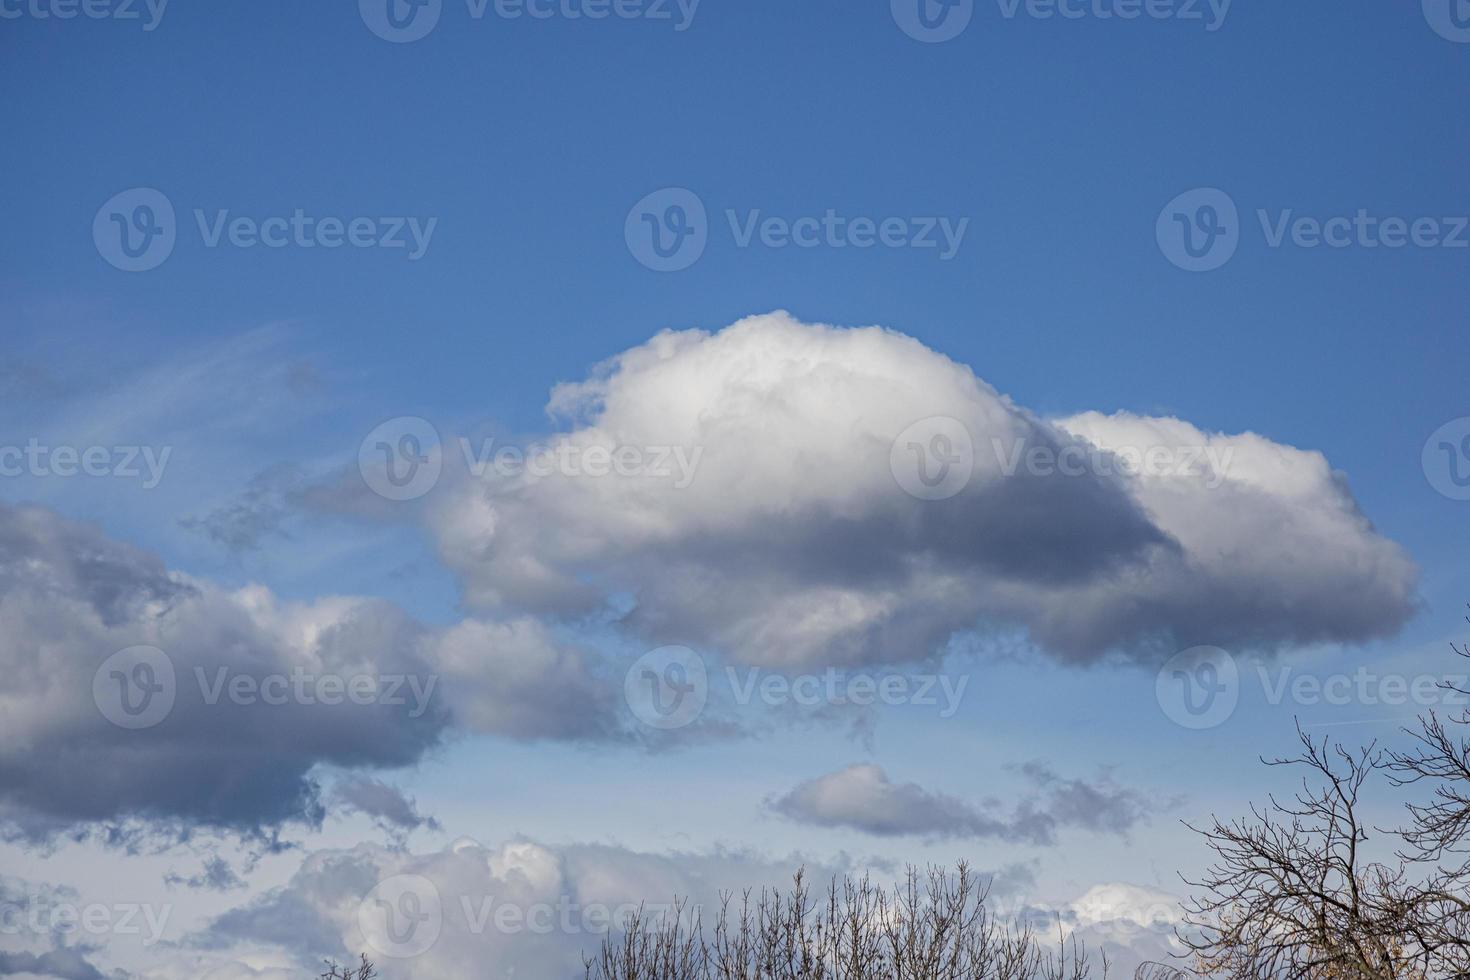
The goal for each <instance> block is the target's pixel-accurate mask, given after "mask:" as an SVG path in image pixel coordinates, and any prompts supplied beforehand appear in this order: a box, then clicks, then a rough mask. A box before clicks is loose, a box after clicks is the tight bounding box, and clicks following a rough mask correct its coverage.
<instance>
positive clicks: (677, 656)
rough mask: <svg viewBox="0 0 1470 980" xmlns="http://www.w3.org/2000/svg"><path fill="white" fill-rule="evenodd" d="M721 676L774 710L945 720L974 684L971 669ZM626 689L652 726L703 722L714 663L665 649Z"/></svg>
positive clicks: (650, 657)
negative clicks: (906, 714)
mask: <svg viewBox="0 0 1470 980" xmlns="http://www.w3.org/2000/svg"><path fill="white" fill-rule="evenodd" d="M723 674H724V680H725V684H726V686H727V688H728V692H729V695H728V699H729V701H730V702H731V703H733V704H735V705H739V706H741V707H748V706H750V705H751V704H757V703H758V704H762V705H765V706H766V707H771V708H779V707H783V706H787V705H795V706H797V707H800V708H818V707H823V706H833V707H841V706H844V705H854V706H857V707H869V706H872V705H880V704H881V705H887V706H890V707H897V706H900V705H913V706H916V707H924V708H937V709H939V710H938V716H939V717H940V718H945V719H948V718H953V717H954V715H955V713H956V712H958V711H959V707H960V701H961V699H962V698H963V697H964V695H965V689H966V688H967V687H968V686H969V684H970V675H968V674H960V675H957V676H956V675H951V674H944V673H911V674H906V673H900V672H896V671H893V672H882V673H867V672H862V671H847V670H838V669H836V668H828V669H827V670H825V671H822V672H821V673H805V674H796V675H789V674H784V673H776V672H774V671H767V670H762V669H761V668H759V667H747V668H744V669H741V668H737V667H733V666H727V667H725V669H724V672H723ZM717 676H718V675H717ZM623 694H624V697H625V698H626V700H627V702H628V707H629V708H630V709H631V710H632V712H633V715H634V717H636V718H637V719H638V720H639V721H641V722H643V723H644V724H645V725H647V726H649V727H650V728H657V729H662V730H669V729H675V728H683V727H685V726H686V725H689V724H691V723H692V722H694V721H695V720H697V719H698V718H699V716H700V715H701V714H703V712H704V709H705V706H706V705H707V704H708V702H709V697H710V674H709V669H708V667H707V665H706V664H705V660H704V658H703V657H701V656H700V655H699V654H698V653H695V652H694V651H693V650H691V649H689V648H688V647H682V646H667V647H659V648H658V649H657V650H651V651H649V652H648V653H645V654H644V655H643V656H641V657H639V658H638V659H637V660H636V661H635V662H634V663H633V665H632V666H631V667H629V668H628V672H627V674H626V675H625V677H624V682H623Z"/></svg>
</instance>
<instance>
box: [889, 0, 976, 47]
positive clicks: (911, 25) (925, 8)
mask: <svg viewBox="0 0 1470 980" xmlns="http://www.w3.org/2000/svg"><path fill="white" fill-rule="evenodd" d="M888 6H889V10H890V11H891V12H892V13H893V22H894V23H895V24H897V25H898V27H899V30H901V31H903V32H904V33H905V34H907V35H908V36H909V37H911V38H913V39H914V40H915V41H923V42H924V43H925V44H939V43H941V42H943V41H949V40H953V39H954V38H957V37H959V36H960V35H961V34H963V33H964V31H965V28H966V27H969V26H970V18H971V17H973V16H974V14H975V0H889V5H888Z"/></svg>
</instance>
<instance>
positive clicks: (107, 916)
mask: <svg viewBox="0 0 1470 980" xmlns="http://www.w3.org/2000/svg"><path fill="white" fill-rule="evenodd" d="M173 911H174V907H173V906H172V905H170V904H164V905H153V904H151V903H147V902H113V903H110V904H109V903H104V902H85V903H76V902H64V901H56V900H55V899H54V898H53V897H52V896H50V895H46V894H43V893H41V892H39V891H36V892H34V893H33V894H31V895H27V896H26V897H25V898H24V899H23V900H21V901H5V902H0V936H41V937H47V938H51V939H55V940H59V941H61V942H64V943H68V944H74V943H77V942H78V941H83V942H85V941H89V940H94V939H96V940H101V939H110V938H117V937H122V936H136V937H139V938H140V940H141V942H142V943H143V945H144V946H152V945H155V944H156V943H158V942H159V941H161V940H162V939H163V932H164V930H165V929H166V928H167V927H168V920H169V916H171V915H172V914H173Z"/></svg>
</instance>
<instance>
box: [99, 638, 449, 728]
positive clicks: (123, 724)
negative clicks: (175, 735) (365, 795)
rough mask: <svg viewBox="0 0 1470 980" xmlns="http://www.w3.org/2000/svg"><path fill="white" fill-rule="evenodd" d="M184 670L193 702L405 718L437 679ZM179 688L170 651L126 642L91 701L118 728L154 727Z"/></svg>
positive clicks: (419, 708)
mask: <svg viewBox="0 0 1470 980" xmlns="http://www.w3.org/2000/svg"><path fill="white" fill-rule="evenodd" d="M188 676H192V677H193V679H194V682H195V684H196V685H197V687H198V692H199V701H200V702H202V703H203V704H205V705H207V706H210V707H214V706H216V705H219V704H221V703H222V702H223V703H227V704H232V705H238V706H242V707H250V706H255V705H265V706H267V707H281V706H285V705H306V706H311V705H324V706H327V707H336V706H339V705H346V704H351V705H357V706H359V707H366V706H369V705H382V706H387V707H403V708H407V709H408V711H407V715H408V717H410V718H419V717H422V716H423V714H424V713H425V712H426V711H428V709H429V701H430V699H431V698H432V697H433V695H434V688H435V687H436V685H437V684H438V682H439V678H438V676H437V675H434V674H429V675H427V676H420V675H417V674H409V673H353V674H338V673H330V672H317V671H309V670H306V669H305V668H303V667H292V668H291V669H290V670H286V671H271V672H266V673H247V672H244V671H240V670H235V669H233V668H231V667H229V666H215V667H213V668H205V667H201V666H196V667H194V669H193V671H192V672H191V675H188ZM179 686H180V685H179V676H178V673H177V672H176V671H175V669H174V663H173V660H172V659H171V658H170V657H169V656H168V654H166V653H164V652H163V651H162V650H160V649H159V648H158V647H153V646H135V647H128V648H127V649H125V650H119V651H118V652H116V653H114V654H113V655H112V656H110V657H108V658H107V659H106V660H105V661H103V662H102V664H101V666H99V667H98V668H97V670H96V672H95V673H94V674H93V676H92V699H93V701H94V702H95V703H96V705H97V710H98V711H99V712H101V714H102V716H103V717H104V718H106V719H107V720H108V721H110V722H112V723H113V724H114V725H117V726H118V727H119V728H126V729H131V730H138V729H144V728H152V727H153V726H155V725H157V724H159V723H160V722H162V721H163V720H164V719H165V718H167V717H168V716H169V714H170V713H172V711H173V708H174V705H175V704H176V702H177V701H178V697H179V693H180V692H179Z"/></svg>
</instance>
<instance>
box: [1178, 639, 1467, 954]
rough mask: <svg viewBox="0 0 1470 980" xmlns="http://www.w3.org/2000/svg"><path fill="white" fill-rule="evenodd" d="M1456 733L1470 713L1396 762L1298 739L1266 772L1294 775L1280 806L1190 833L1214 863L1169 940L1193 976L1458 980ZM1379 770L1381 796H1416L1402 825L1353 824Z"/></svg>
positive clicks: (1462, 842) (1463, 741)
mask: <svg viewBox="0 0 1470 980" xmlns="http://www.w3.org/2000/svg"><path fill="white" fill-rule="evenodd" d="M1455 653H1456V654H1458V655H1459V656H1461V657H1467V656H1470V651H1466V650H1463V649H1460V648H1458V647H1456V648H1455ZM1441 687H1442V688H1443V689H1444V690H1446V691H1447V692H1453V693H1456V694H1460V695H1470V691H1465V690H1461V689H1459V688H1457V687H1455V686H1453V685H1452V684H1449V683H1445V684H1442V685H1441ZM1467 732H1470V711H1467V712H1465V713H1463V714H1461V715H1460V716H1458V717H1457V718H1452V719H1450V720H1449V721H1448V722H1447V721H1445V720H1444V719H1441V718H1440V717H1438V716H1437V715H1436V714H1435V713H1434V712H1430V713H1428V714H1427V715H1425V716H1423V717H1421V718H1420V719H1419V727H1418V728H1417V729H1415V730H1410V731H1408V735H1409V736H1410V737H1411V739H1412V740H1413V741H1412V746H1411V748H1410V749H1409V750H1408V751H1403V752H1395V751H1385V752H1380V751H1379V750H1378V749H1377V747H1376V745H1369V746H1367V747H1366V748H1363V749H1359V750H1357V751H1355V752H1354V751H1349V750H1347V749H1345V748H1343V747H1342V746H1339V745H1335V744H1332V743H1331V742H1329V741H1328V740H1326V739H1323V740H1322V741H1320V742H1317V741H1314V740H1313V739H1312V738H1310V737H1309V736H1307V735H1306V734H1305V733H1303V732H1302V730H1301V728H1300V727H1298V729H1297V735H1298V738H1299V740H1300V742H1301V746H1302V752H1301V754H1300V755H1298V756H1296V757H1294V758H1289V759H1275V760H1270V761H1268V762H1267V764H1268V765H1273V766H1295V767H1302V768H1305V769H1306V770H1307V773H1306V777H1305V778H1304V779H1303V782H1302V788H1301V790H1300V791H1298V792H1297V794H1296V795H1295V797H1294V799H1292V800H1290V801H1286V802H1281V801H1279V800H1277V799H1276V798H1275V797H1272V798H1271V799H1270V805H1269V806H1264V807H1262V806H1252V808H1251V815H1250V817H1247V818H1244V819H1236V820H1231V821H1222V820H1220V819H1219V818H1216V817H1212V818H1211V824H1210V826H1208V827H1206V828H1203V829H1201V828H1198V827H1193V826H1191V827H1190V829H1192V830H1195V831H1196V832H1197V833H1200V834H1201V835H1203V837H1204V838H1205V841H1206V843H1207V845H1208V846H1209V847H1210V848H1211V850H1213V851H1214V854H1215V858H1216V860H1215V863H1214V864H1213V865H1212V866H1211V867H1210V868H1209V869H1208V871H1207V872H1206V873H1205V875H1204V877H1203V878H1201V879H1200V880H1198V881H1192V880H1190V879H1188V878H1186V879H1185V880H1186V881H1187V882H1188V883H1189V884H1190V885H1191V886H1193V887H1194V888H1196V889H1197V890H1198V893H1197V895H1196V897H1195V898H1194V899H1193V900H1192V901H1191V902H1190V903H1189V904H1188V905H1187V906H1186V908H1185V913H1186V914H1185V920H1186V923H1187V929H1185V930H1181V931H1180V932H1179V938H1180V940H1181V941H1182V942H1184V943H1185V945H1186V946H1187V947H1188V948H1189V949H1190V950H1191V951H1192V952H1193V953H1194V954H1195V956H1196V959H1197V963H1198V965H1199V968H1200V970H1201V971H1202V972H1205V973H1209V974H1217V975H1223V976H1227V977H1231V978H1239V980H1266V978H1270V980H1343V978H1346V980H1467V978H1470V739H1467V737H1466V733H1467ZM1263 761H1264V760H1263ZM1380 771H1382V772H1383V773H1385V775H1386V777H1387V780H1388V782H1389V783H1390V784H1391V785H1392V786H1395V787H1398V788H1406V787H1419V786H1421V785H1422V786H1423V787H1424V788H1426V789H1429V790H1430V792H1429V793H1428V796H1427V798H1426V797H1424V796H1421V797H1418V798H1417V799H1411V800H1409V801H1408V802H1407V803H1406V806H1407V809H1408V813H1409V816H1410V820H1409V825H1408V826H1407V827H1404V828H1398V829H1391V830H1381V829H1378V828H1370V827H1369V826H1368V825H1367V824H1366V823H1365V821H1364V819H1363V804H1362V792H1363V789H1364V786H1365V785H1366V784H1367V783H1368V782H1369V780H1370V779H1371V778H1372V777H1373V776H1374V775H1375V774H1377V773H1379V772H1380ZM1370 851H1371V853H1372V855H1373V856H1372V857H1370Z"/></svg>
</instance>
